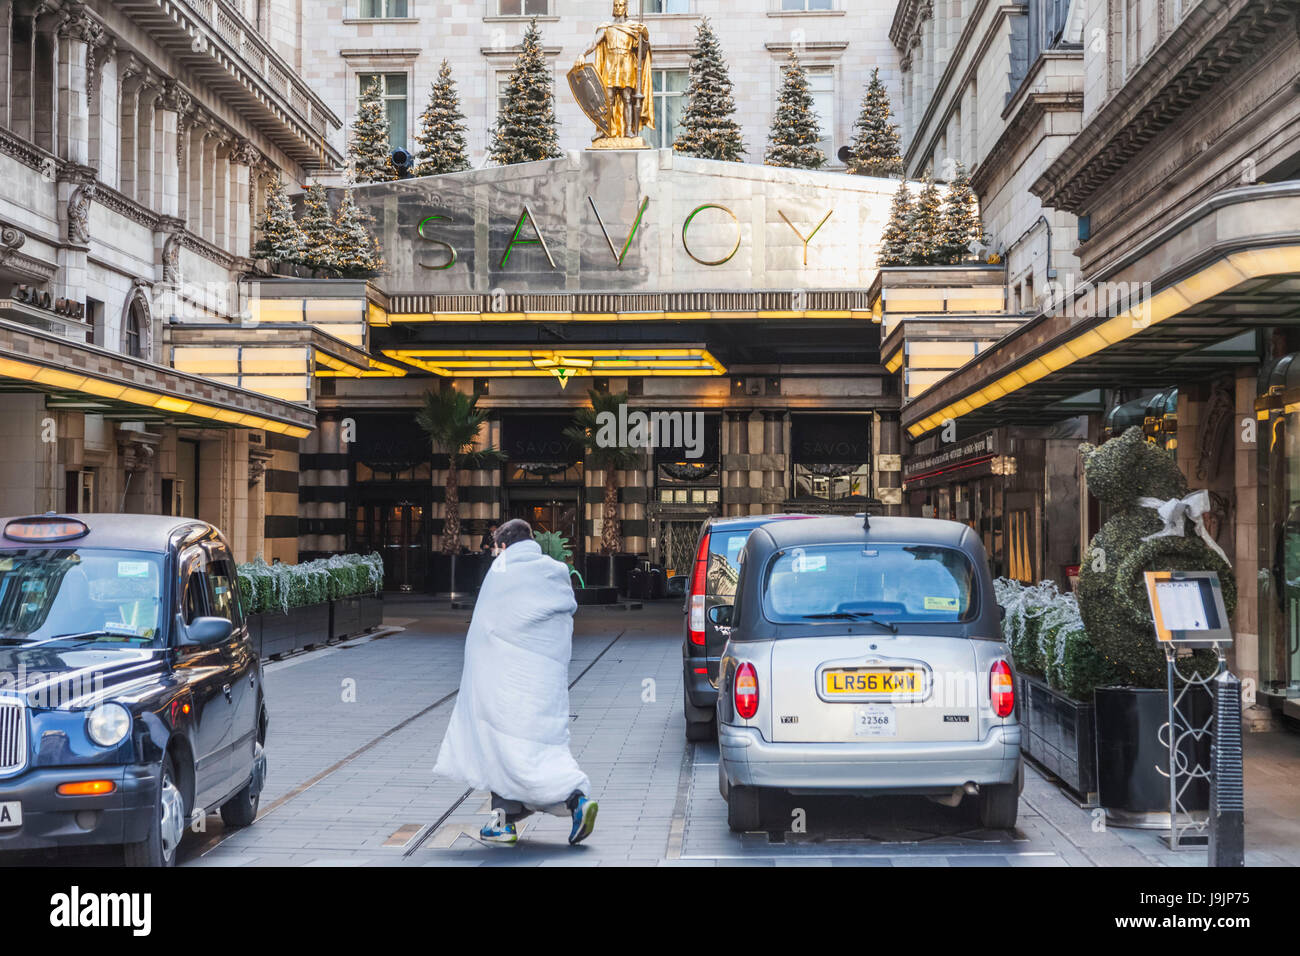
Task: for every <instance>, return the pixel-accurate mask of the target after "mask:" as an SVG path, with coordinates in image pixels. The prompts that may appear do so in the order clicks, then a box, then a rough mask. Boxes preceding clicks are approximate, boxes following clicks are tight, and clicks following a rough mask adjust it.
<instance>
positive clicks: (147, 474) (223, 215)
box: [0, 0, 340, 559]
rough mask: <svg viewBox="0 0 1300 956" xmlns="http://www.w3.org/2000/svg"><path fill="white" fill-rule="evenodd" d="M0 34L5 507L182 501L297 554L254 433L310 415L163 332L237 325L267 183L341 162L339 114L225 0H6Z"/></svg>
mask: <svg viewBox="0 0 1300 956" xmlns="http://www.w3.org/2000/svg"><path fill="white" fill-rule="evenodd" d="M260 6H261V7H263V8H265V12H267V13H268V14H269V13H270V12H271V11H272V10H275V9H279V8H282V7H287V6H292V5H290V4H278V3H271V2H266V3H263V4H261V5H260ZM280 12H281V13H283V12H284V11H283V10H281V11H280ZM274 20H275V18H272V22H274ZM0 37H2V38H3V43H2V44H0V227H2V231H0V243H2V244H0V386H2V387H3V388H4V390H5V391H6V393H7V394H6V396H5V401H4V403H3V406H2V407H0V422H3V424H0V428H2V429H3V430H4V433H5V434H6V435H7V436H9V437H10V438H12V439H13V441H12V442H11V443H10V445H9V446H8V447H9V448H11V449H12V450H13V451H14V454H13V455H10V456H8V458H7V461H6V463H5V470H6V475H5V481H4V482H3V497H2V498H0V511H3V512H5V513H16V512H30V511H43V510H47V509H53V510H65V509H75V510H88V511H140V512H153V513H157V512H162V513H176V514H181V513H183V514H196V515H198V516H200V517H204V518H208V519H209V520H212V521H213V522H214V523H216V524H218V525H220V526H221V527H222V528H223V529H224V530H225V531H226V533H227V535H228V536H229V537H230V539H231V542H232V544H233V545H234V547H235V551H236V554H237V555H238V556H239V557H240V558H241V559H243V558H250V557H252V556H253V555H255V554H259V553H262V554H265V556H266V557H267V558H268V559H270V558H273V557H283V558H288V559H292V558H293V557H294V555H295V554H296V550H297V540H296V530H291V533H288V534H283V535H282V536H281V537H279V538H273V540H271V542H270V543H269V544H268V541H267V528H268V527H269V526H271V527H274V526H275V523H274V521H272V520H270V519H272V518H274V517H275V515H276V514H277V511H276V509H277V508H278V509H280V511H279V512H278V513H279V514H280V515H282V516H284V517H286V518H289V519H291V520H293V521H296V502H287V501H281V502H278V503H271V504H270V506H269V509H270V510H268V501H267V495H266V488H265V482H264V478H263V476H264V473H265V463H266V461H267V459H268V455H269V454H274V449H273V448H272V449H270V451H269V452H268V443H269V444H270V445H272V446H274V444H275V442H276V441H280V442H284V441H294V442H296V439H297V438H298V437H302V436H305V435H306V434H308V432H309V431H310V428H311V426H312V425H313V423H314V415H313V414H312V412H311V410H310V409H309V408H306V407H304V406H302V405H297V404H293V403H290V402H286V401H282V400H277V399H275V398H273V397H270V396H268V395H266V394H264V393H259V392H254V391H250V390H247V389H245V388H242V387H240V386H241V383H240V382H238V381H232V380H224V381H223V380H221V379H220V378H217V377H205V376H201V375H192V374H187V373H184V372H181V371H178V370H176V369H174V367H173V362H172V355H171V351H172V341H173V336H174V334H176V331H177V330H179V329H187V330H190V332H191V333H192V334H203V333H202V332H201V331H200V330H203V329H209V328H218V329H235V328H238V327H239V325H240V323H241V319H240V316H241V313H244V312H245V311H246V298H247V294H246V291H245V290H244V289H243V288H242V286H241V282H240V279H241V276H243V274H244V273H245V272H246V271H247V270H248V267H249V264H250V259H249V256H250V251H251V245H252V241H253V238H254V236H253V233H254V224H255V222H256V220H257V218H258V217H259V216H260V209H261V207H262V205H263V203H264V199H265V194H266V190H267V189H268V188H269V186H270V185H271V184H272V182H273V181H274V180H275V179H276V178H277V177H281V176H283V177H287V178H290V179H292V180H298V179H300V177H301V176H302V175H303V173H304V171H305V170H306V169H308V168H315V167H318V166H321V165H326V166H335V165H338V164H339V162H340V157H339V156H338V154H337V152H336V151H335V150H334V149H333V147H332V146H330V144H329V138H330V135H331V133H332V132H333V131H334V130H335V129H337V127H338V123H339V120H338V118H337V117H336V116H335V115H334V114H333V112H332V111H331V110H330V109H329V107H328V106H326V105H325V103H324V102H323V101H322V100H321V99H320V98H319V97H318V96H317V95H316V94H315V93H314V92H313V91H312V90H311V88H310V87H309V86H308V85H307V84H306V83H304V82H303V81H302V80H301V79H300V78H299V77H298V76H297V75H296V74H295V73H294V71H293V68H292V67H291V66H290V65H289V64H288V63H287V62H286V61H285V60H284V59H283V57H282V56H280V55H279V54H278V53H277V52H276V50H275V47H274V46H273V44H272V42H271V41H270V39H268V35H267V34H265V33H263V32H261V31H259V29H258V28H257V25H256V23H255V22H252V21H249V20H246V19H245V18H244V17H243V15H242V11H241V9H240V7H238V6H236V5H234V4H231V3H228V2H226V0H194V2H179V3H170V4H167V5H166V7H165V8H164V7H160V6H159V5H157V4H155V3H153V2H116V3H108V2H88V3H81V2H76V0H66V2H28V0H7V2H4V3H0ZM295 454H296V448H295ZM294 470H296V468H295V469H294ZM33 476H34V477H33ZM279 527H280V529H281V530H282V531H283V530H284V526H283V523H281V524H280V525H279Z"/></svg>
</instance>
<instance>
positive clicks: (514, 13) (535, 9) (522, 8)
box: [498, 0, 551, 17]
mask: <svg viewBox="0 0 1300 956" xmlns="http://www.w3.org/2000/svg"><path fill="white" fill-rule="evenodd" d="M550 5H551V3H550V0H500V6H499V7H498V9H499V10H500V12H501V16H503V17H531V16H546V15H547V14H548V13H550V12H551V11H550V9H549V7H550Z"/></svg>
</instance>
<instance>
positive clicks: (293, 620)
mask: <svg viewBox="0 0 1300 956" xmlns="http://www.w3.org/2000/svg"><path fill="white" fill-rule="evenodd" d="M248 626H249V629H250V631H252V632H254V633H256V635H257V637H256V638H255V639H254V643H255V644H256V645H257V647H258V649H259V655H260V656H261V657H263V658H267V657H270V658H278V657H280V656H282V655H284V654H290V653H292V652H293V651H298V650H302V649H303V648H304V647H313V646H315V645H317V644H324V643H326V642H327V641H328V640H329V637H330V605H329V602H326V603H324V604H311V605H308V606H307V607H293V608H290V609H289V610H288V611H287V612H284V611H267V612H265V613H263V614H250V615H249V618H248Z"/></svg>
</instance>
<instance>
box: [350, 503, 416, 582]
mask: <svg viewBox="0 0 1300 956" xmlns="http://www.w3.org/2000/svg"><path fill="white" fill-rule="evenodd" d="M354 535H355V537H354V542H355V547H356V549H357V550H359V551H361V552H363V553H366V552H370V551H378V552H379V554H380V556H381V557H382V558H383V559H384V587H385V588H386V589H389V590H398V591H412V590H416V589H421V588H423V587H424V583H425V577H426V575H427V573H428V556H429V546H428V541H427V538H428V529H427V527H426V520H425V508H424V507H423V506H422V505H418V504H415V503H414V502H411V501H397V502H368V503H365V504H362V505H360V506H358V508H357V515H356V525H355V527H354Z"/></svg>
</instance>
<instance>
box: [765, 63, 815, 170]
mask: <svg viewBox="0 0 1300 956" xmlns="http://www.w3.org/2000/svg"><path fill="white" fill-rule="evenodd" d="M782 73H783V79H782V81H781V92H780V94H779V96H778V98H777V104H776V115H775V116H773V117H772V131H771V133H770V134H768V137H767V142H768V146H767V153H766V154H765V155H764V157H763V162H764V163H766V164H767V165H768V166H784V167H786V168H788V169H820V168H821V167H823V166H825V165H826V154H825V153H823V152H822V150H821V146H820V145H818V144H819V143H820V142H821V138H822V132H821V124H820V123H819V122H818V119H817V112H816V110H814V109H813V98H812V92H811V91H810V90H809V89H808V74H807V73H806V72H805V71H804V68H803V67H802V66H800V65H799V58H798V57H797V56H795V53H794V51H793V50H791V51H790V55H789V57H787V59H786V63H785V66H784V67H783V68H782Z"/></svg>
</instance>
